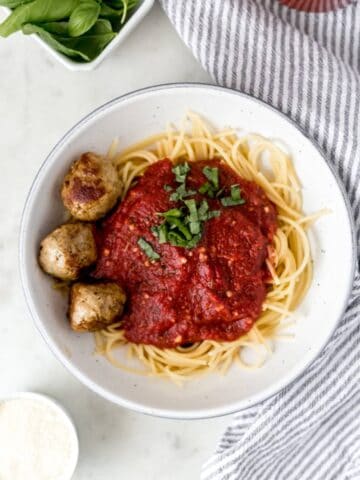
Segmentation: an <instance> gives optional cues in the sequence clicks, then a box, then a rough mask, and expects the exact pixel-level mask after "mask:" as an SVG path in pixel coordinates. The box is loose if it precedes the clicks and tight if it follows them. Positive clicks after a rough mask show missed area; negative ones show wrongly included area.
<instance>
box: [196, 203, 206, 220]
mask: <svg viewBox="0 0 360 480" xmlns="http://www.w3.org/2000/svg"><path fill="white" fill-rule="evenodd" d="M208 210H209V204H208V202H207V201H206V200H203V201H202V202H201V203H200V207H199V208H198V215H199V219H200V220H201V221H205V220H207V212H208Z"/></svg>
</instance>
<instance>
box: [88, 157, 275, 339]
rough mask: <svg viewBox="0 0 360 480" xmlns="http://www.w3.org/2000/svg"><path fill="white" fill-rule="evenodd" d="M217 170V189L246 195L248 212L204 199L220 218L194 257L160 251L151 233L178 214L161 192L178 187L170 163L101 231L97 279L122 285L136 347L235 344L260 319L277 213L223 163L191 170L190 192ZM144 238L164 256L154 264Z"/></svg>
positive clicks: (207, 227)
mask: <svg viewBox="0 0 360 480" xmlns="http://www.w3.org/2000/svg"><path fill="white" fill-rule="evenodd" d="M206 165H208V166H211V167H218V169H219V179H220V186H221V187H226V189H227V191H229V190H230V187H231V185H234V184H238V185H240V187H241V195H242V198H244V199H245V201H246V203H245V204H244V205H238V206H231V207H224V206H222V204H221V203H220V201H219V200H218V199H209V198H208V197H206V196H204V195H201V194H199V193H197V194H196V196H195V198H196V199H197V200H201V199H203V198H206V200H207V201H208V204H209V206H210V209H211V210H215V209H216V210H220V216H219V217H217V218H212V219H210V220H208V221H206V222H205V223H204V230H203V234H202V238H201V240H200V242H199V243H198V245H197V246H196V247H194V248H192V249H186V248H183V247H175V246H172V245H170V244H167V243H163V244H160V243H159V242H158V240H157V239H156V238H155V237H154V235H153V234H152V232H151V230H150V229H151V227H152V226H154V225H159V224H160V223H161V222H162V221H163V218H162V217H159V215H157V213H158V212H165V211H167V210H169V209H171V208H175V207H177V206H179V205H180V204H179V202H174V201H171V200H170V195H169V192H167V191H165V190H164V185H170V186H172V187H173V188H174V189H176V188H177V186H178V184H176V182H175V177H174V174H173V173H172V167H173V165H172V164H171V162H170V161H169V160H166V159H165V160H161V161H159V162H157V163H155V164H153V165H152V166H150V167H149V168H148V169H147V170H146V172H145V174H144V175H143V176H142V177H141V178H140V179H139V181H138V183H137V185H136V186H135V187H133V188H132V189H131V190H130V191H129V192H128V194H127V196H126V198H125V200H124V201H123V202H122V203H121V204H120V205H119V206H118V208H117V210H116V211H115V212H114V213H113V214H112V215H111V216H110V217H109V218H108V219H107V220H105V221H104V222H103V224H102V225H101V226H100V228H99V235H98V247H99V259H98V262H97V266H96V270H95V273H94V275H95V277H96V278H101V279H108V280H112V281H116V282H118V283H119V284H120V285H121V286H122V287H123V288H124V290H125V292H126V293H127V298H128V301H127V309H126V312H125V316H124V329H125V336H126V338H127V339H128V340H129V341H131V342H134V343H144V344H151V345H156V346H158V347H163V348H165V347H175V346H178V345H181V344H187V343H193V342H196V341H200V340H205V339H212V340H219V341H224V340H225V341H230V340H235V339H237V338H239V337H240V336H241V335H243V334H244V333H246V332H247V331H249V330H250V328H251V327H252V325H253V324H254V322H255V321H256V319H257V318H258V317H259V315H260V313H261V308H262V304H263V301H264V299H265V295H266V280H267V278H268V276H269V273H268V271H267V267H266V264H265V260H266V258H267V252H268V246H269V244H270V242H271V241H272V238H273V236H274V233H275V231H276V228H277V221H276V217H277V212H276V209H275V206H274V205H273V204H272V203H271V201H270V200H269V199H268V198H267V197H266V195H265V193H264V191H263V190H262V189H261V188H260V187H259V186H257V185H256V184H255V183H254V182H249V181H246V180H244V179H242V178H241V177H239V176H238V175H237V174H236V173H235V172H234V171H232V170H231V169H230V168H229V167H227V166H226V165H224V164H223V163H221V162H220V161H219V160H211V161H206V162H196V163H195V164H191V171H190V172H189V174H188V177H187V182H186V185H187V188H191V189H195V190H198V188H199V187H200V186H201V185H202V184H203V183H204V182H206V181H207V179H206V178H205V176H204V174H203V172H202V169H203V168H204V166H206ZM140 237H142V238H143V239H145V240H146V241H147V242H148V243H150V244H151V245H152V247H153V249H154V250H155V251H156V252H157V253H159V254H160V259H159V260H158V261H151V260H150V259H149V258H148V257H147V255H146V254H145V252H143V251H142V250H141V248H139V245H138V243H137V242H138V239H139V238H140Z"/></svg>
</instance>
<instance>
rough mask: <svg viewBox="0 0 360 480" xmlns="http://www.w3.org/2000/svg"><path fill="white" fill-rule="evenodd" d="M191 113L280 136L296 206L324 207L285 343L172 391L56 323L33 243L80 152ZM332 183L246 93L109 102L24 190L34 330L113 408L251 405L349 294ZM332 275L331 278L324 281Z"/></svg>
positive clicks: (301, 356)
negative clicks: (256, 361) (298, 185)
mask: <svg viewBox="0 0 360 480" xmlns="http://www.w3.org/2000/svg"><path fill="white" fill-rule="evenodd" d="M188 109H191V110H193V111H195V112H197V113H200V114H201V115H203V116H204V117H205V118H207V119H208V120H209V121H210V122H211V123H212V124H214V125H215V126H217V127H219V128H224V127H228V126H231V127H243V128H245V129H246V130H248V131H250V132H257V133H260V134H262V135H265V136H266V137H270V138H274V139H280V140H282V141H283V142H284V143H285V144H286V145H288V147H289V148H290V150H291V152H292V155H293V160H294V163H295V167H296V170H297V172H298V174H299V177H300V180H301V182H302V184H303V187H304V190H303V194H304V208H305V212H308V213H310V212H315V211H317V210H320V209H322V208H329V209H331V211H332V214H331V215H327V216H325V217H323V218H321V219H320V220H319V221H318V222H317V223H316V225H315V226H314V228H313V229H312V231H311V235H310V236H311V246H312V255H313V260H314V279H313V282H312V286H311V288H310V291H309V292H308V294H307V296H306V299H305V301H304V302H303V304H302V305H301V306H300V308H299V309H298V311H297V313H296V316H297V318H298V323H297V326H296V328H295V334H296V335H295V339H294V341H291V342H281V343H278V344H277V345H276V349H275V353H274V354H273V355H272V356H271V357H270V358H269V359H268V361H267V362H266V364H265V365H264V366H263V367H262V368H261V369H259V370H256V371H252V372H247V371H243V370H240V369H239V368H238V367H236V366H234V367H233V368H232V369H231V371H230V372H229V373H228V374H227V375H226V376H225V377H221V376H219V375H216V374H214V375H209V376H207V377H203V378H199V379H196V380H194V381H192V382H191V383H188V384H186V385H185V386H184V387H183V388H179V387H177V386H175V385H173V384H172V383H170V382H166V381H164V380H162V379H154V378H147V377H141V376H135V375H132V374H128V373H124V372H123V371H120V370H118V369H116V368H114V367H112V366H111V365H110V364H108V363H107V361H106V360H105V359H103V358H101V357H98V356H95V355H94V354H93V352H94V340H93V336H92V335H89V334H76V333H74V332H73V331H71V330H70V328H69V325H68V322H67V320H66V316H65V314H66V308H67V302H66V299H65V298H64V297H63V296H61V295H60V294H59V292H56V291H54V289H53V288H52V286H51V281H50V279H49V277H47V276H46V275H44V274H43V273H42V271H41V270H40V268H39V266H38V264H37V253H38V248H39V242H40V240H41V239H42V238H43V237H44V235H46V234H47V233H48V232H49V231H50V230H51V229H53V228H54V227H55V226H57V225H58V224H60V223H61V222H62V221H63V215H64V210H63V206H62V203H61V200H60V195H59V188H60V184H61V182H62V179H63V177H64V174H65V172H66V171H67V169H68V167H69V165H70V163H71V162H72V161H73V160H74V159H75V158H76V157H77V156H78V155H79V154H81V153H82V152H84V151H88V150H94V151H98V152H106V150H107V148H108V146H109V144H110V143H111V141H112V140H113V139H114V138H115V137H118V138H119V140H120V144H121V145H122V146H123V147H126V146H128V145H129V144H131V143H133V142H135V141H137V140H140V139H142V138H143V137H146V136H148V135H150V134H153V133H156V132H159V131H161V130H163V129H164V127H165V126H166V124H167V123H168V122H175V123H176V122H178V121H179V119H181V117H182V116H183V115H184V113H186V111H187V110H188ZM353 231H354V230H353V227H352V222H351V220H350V216H349V209H348V205H347V201H346V198H345V196H344V192H343V190H342V187H341V186H340V184H339V182H338V180H337V179H336V177H335V175H334V173H333V172H332V171H331V169H330V168H329V166H328V165H327V163H326V161H325V160H324V158H323V157H322V155H321V153H320V152H319V150H317V148H316V147H315V146H314V144H313V143H311V141H309V140H308V139H307V138H306V137H305V136H304V134H303V133H302V132H301V131H300V130H299V129H298V128H297V127H296V126H295V125H294V124H293V123H291V122H290V121H289V120H288V119H287V118H286V117H285V116H283V115H282V114H280V113H279V112H277V111H276V110H274V109H272V108H270V107H269V106H267V105H265V104H264V103H261V102H259V101H257V100H255V99H253V98H251V97H249V96H246V95H242V94H240V93H238V92H235V91H232V90H227V89H223V88H220V87H214V86H206V85H193V84H180V85H168V86H160V87H154V88H149V89H145V90H141V91H137V92H134V93H131V94H128V95H125V96H123V97H120V98H117V99H115V100H113V101H111V102H110V103H108V104H106V105H104V106H102V107H100V108H99V109H97V110H95V111H94V112H93V113H91V114H90V115H88V116H87V117H86V118H84V119H83V120H82V121H80V122H79V123H78V124H77V125H75V127H74V128H72V129H71V130H70V131H69V132H68V133H67V134H66V135H65V137H64V138H63V139H62V140H60V142H59V143H58V144H57V145H56V147H55V148H54V149H53V151H52V152H51V153H50V155H49V156H48V158H47V159H46V161H45V162H44V164H43V165H42V167H41V169H40V171H39V173H38V175H37V177H36V179H35V181H34V184H33V186H32V188H31V191H30V194H29V196H28V199H27V202H26V206H25V210H24V214H23V220H22V226H21V240H20V265H21V275H22V281H23V286H24V291H25V296H26V300H27V303H28V305H29V308H30V311H31V314H32V316H33V318H34V320H35V323H36V326H37V327H38V329H39V330H40V332H41V334H42V335H43V337H44V338H45V341H46V342H47V344H48V345H49V347H50V348H51V350H52V351H53V352H54V353H55V355H56V356H57V357H58V358H59V359H60V361H61V362H62V363H63V364H64V365H65V366H66V367H67V368H68V369H69V370H70V371H71V372H72V373H73V374H74V375H75V376H76V377H77V378H78V379H79V380H80V381H81V382H83V383H84V384H85V385H87V386H88V387H89V388H91V389H92V390H94V391H95V392H97V393H98V394H100V395H102V396H104V397H105V398H107V399H109V400H111V401H112V402H115V403H117V404H119V405H122V406H125V407H128V408H131V409H134V410H138V411H140V412H144V413H148V414H153V415H159V416H164V417H174V418H189V419H190V418H204V417H211V416H217V415H223V414H227V413H231V412H235V411H238V410H241V409H243V408H246V407H248V406H250V405H253V404H254V403H256V402H259V401H261V400H263V399H265V398H267V397H269V396H271V395H273V394H274V393H276V392H278V391H279V390H280V389H281V388H283V387H284V386H286V385H288V384H289V383H290V382H292V381H293V380H294V379H295V378H296V377H297V376H298V375H299V374H300V373H301V372H302V371H303V370H304V369H305V368H306V367H307V366H308V365H309V364H310V363H311V362H312V361H313V360H314V358H315V357H316V356H317V355H318V354H319V352H320V351H321V349H322V348H323V347H324V345H325V344H326V342H327V341H328V339H329V338H330V336H331V334H332V332H333V331H334V329H335V327H336V325H337V322H338V321H339V319H340V317H341V315H342V313H343V311H344V309H345V307H346V302H347V299H348V295H349V293H350V288H351V285H352V280H353V274H354V258H355V255H354V248H355V247H354V245H355V242H354V236H353ZM334 279H336V281H334Z"/></svg>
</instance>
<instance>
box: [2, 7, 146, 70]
mask: <svg viewBox="0 0 360 480" xmlns="http://www.w3.org/2000/svg"><path fill="white" fill-rule="evenodd" d="M154 1H155V0H140V2H139V5H138V6H137V7H136V9H135V10H134V12H133V13H132V14H131V16H130V18H129V20H127V21H126V23H125V25H124V26H123V27H122V29H121V30H120V32H118V33H117V34H116V37H115V38H114V39H113V40H112V41H111V42H110V43H109V44H108V45H107V46H106V47H105V48H104V50H103V51H102V52H101V53H100V55H98V56H97V57H96V58H95V59H94V60H92V61H91V62H87V63H80V62H76V61H75V60H72V59H71V58H69V57H66V56H65V55H63V54H62V53H60V52H57V51H56V50H54V49H53V48H52V47H50V46H49V45H48V44H47V43H46V42H44V41H43V40H42V39H41V38H40V37H39V36H38V35H36V34H33V35H30V36H31V37H33V38H34V39H35V40H36V42H37V43H38V44H40V45H41V46H42V47H43V48H44V49H45V50H46V51H47V52H48V53H50V55H52V56H53V57H54V58H55V59H56V60H58V62H60V63H61V64H62V65H64V66H65V67H66V68H68V69H69V70H73V71H80V70H82V71H89V70H94V69H95V68H97V67H98V66H99V65H100V63H101V62H102V61H103V60H105V58H106V57H108V56H109V55H110V54H111V52H112V51H113V50H115V48H116V47H117V46H119V45H120V43H122V42H123V41H124V40H125V38H126V37H127V36H128V35H129V33H130V32H131V31H132V30H134V29H135V28H136V27H137V25H138V24H139V23H140V22H141V20H142V19H143V18H144V17H145V15H147V13H148V12H149V11H150V9H151V8H152V6H153V5H154ZM4 10H5V11H6V12H7V13H9V14H10V13H11V10H10V9H9V8H6V7H4Z"/></svg>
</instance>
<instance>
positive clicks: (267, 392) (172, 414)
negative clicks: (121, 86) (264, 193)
mask: <svg viewBox="0 0 360 480" xmlns="http://www.w3.org/2000/svg"><path fill="white" fill-rule="evenodd" d="M177 88H195V89H204V90H213V91H218V92H225V93H231V94H233V95H238V96H241V97H244V98H246V99H248V100H251V101H252V102H255V103H258V104H260V105H262V106H263V107H265V108H267V109H270V110H271V111H272V112H273V113H276V114H277V115H280V116H281V117H282V118H283V119H284V120H285V121H287V122H288V123H289V124H291V126H292V127H295V128H296V129H297V130H298V131H299V132H300V133H301V134H302V135H303V136H304V137H305V138H306V139H307V140H308V141H309V142H310V143H311V144H312V146H313V147H314V148H315V149H316V150H317V151H318V153H319V155H320V156H321V158H322V160H323V161H324V163H325V164H326V165H327V167H328V168H329V170H330V173H331V174H332V175H333V177H334V179H335V181H336V183H337V186H338V188H339V190H340V192H341V195H342V198H343V201H344V204H345V207H346V210H347V219H348V222H349V227H350V231H351V244H352V245H351V248H352V252H351V254H352V265H351V275H349V280H348V285H347V289H346V295H345V296H344V302H343V306H342V310H341V314H340V315H339V318H338V319H337V320H336V322H335V323H334V326H333V328H332V329H331V330H330V331H329V333H328V335H327V336H326V337H324V340H323V343H322V345H321V347H320V348H319V349H318V350H317V351H314V353H313V355H312V356H311V358H309V360H308V361H307V362H305V363H304V364H303V365H302V367H301V368H300V370H298V371H295V372H294V373H293V374H292V375H289V376H287V377H286V378H284V379H282V380H280V381H278V382H276V383H275V384H273V385H272V386H270V387H267V388H266V389H264V390H263V391H261V392H259V393H258V394H256V395H253V396H252V397H251V398H250V399H245V400H240V401H239V402H237V403H235V404H234V403H233V404H231V405H230V406H228V407H226V405H225V406H221V407H214V408H203V409H199V410H189V411H182V410H180V411H178V410H174V409H165V408H152V407H147V406H144V405H142V404H141V403H139V402H137V401H130V400H126V399H123V398H122V397H120V396H119V395H115V394H112V393H111V392H109V391H107V390H106V389H105V388H103V387H101V386H99V385H98V384H97V383H96V382H94V381H93V380H92V379H91V378H90V377H89V376H87V375H85V374H84V373H82V372H81V371H80V370H79V369H78V368H77V367H76V366H74V365H73V364H72V362H71V361H70V360H69V359H68V358H67V357H66V355H65V354H64V353H63V352H62V351H61V349H60V348H59V347H58V346H57V345H56V343H55V342H53V341H52V340H51V339H50V338H49V336H48V334H47V332H46V328H45V327H44V326H43V322H42V321H41V319H40V318H39V316H38V314H37V312H36V308H35V306H34V304H33V301H32V298H31V295H30V292H29V290H28V287H27V269H26V267H25V260H24V249H25V238H26V226H27V225H28V223H29V213H30V210H29V208H30V203H31V199H32V197H33V195H34V192H35V191H36V187H37V184H38V182H39V181H40V179H41V178H42V172H43V170H44V168H45V166H46V165H47V164H48V162H49V161H51V159H52V157H53V156H54V155H55V154H56V152H57V151H58V150H60V149H61V148H62V146H63V145H64V143H66V142H67V140H68V138H69V137H71V135H72V134H73V132H74V131H76V130H77V129H79V128H81V127H84V126H85V125H86V124H87V122H89V121H91V120H92V119H93V118H94V117H96V116H97V115H99V114H100V113H102V112H104V111H106V110H107V109H109V108H112V107H113V106H115V105H117V104H120V103H122V102H124V101H127V100H128V99H130V98H134V97H137V96H141V95H144V94H145V95H146V94H147V93H152V92H157V91H161V90H174V89H177ZM356 252H357V246H356V232H355V224H354V219H353V216H352V210H351V205H350V201H349V199H348V197H347V193H346V190H345V187H344V185H343V183H342V181H341V179H340V177H339V175H338V173H337V172H336V170H335V168H334V166H333V165H332V164H331V163H329V162H328V161H327V160H326V157H325V154H324V153H323V152H322V150H321V149H320V147H319V146H318V145H317V143H316V142H315V141H314V140H313V139H312V138H311V137H310V136H309V135H308V134H307V133H306V132H305V131H304V130H303V128H302V127H300V126H299V125H298V124H297V123H296V122H295V121H294V120H292V119H291V118H289V117H288V116H287V115H285V114H284V113H282V112H281V111H279V110H278V109H276V108H275V107H273V106H272V105H269V104H268V103H266V102H264V101H263V100H260V99H258V98H255V97H253V96H252V95H249V94H246V93H243V92H239V91H238V90H235V89H233V88H227V87H222V86H218V85H212V84H207V83H199V82H179V83H165V84H160V85H154V86H150V87H145V88H140V89H137V90H134V91H131V92H128V93H126V94H124V95H120V96H118V97H115V98H114V99H112V100H110V101H108V102H106V103H104V104H103V105H101V106H99V107H98V108H96V109H94V110H93V111H91V112H90V113H89V114H88V115H86V116H84V117H83V118H82V119H81V120H80V121H78V122H77V123H76V124H75V125H73V127H71V128H70V129H69V130H68V131H67V132H66V133H65V134H64V135H63V136H62V137H61V139H60V140H59V141H58V142H57V143H56V145H55V146H54V147H53V148H52V149H51V151H50V152H49V154H48V155H47V157H46V158H45V160H44V161H43V163H42V164H41V166H40V168H39V170H38V172H37V174H36V176H35V178H34V180H33V182H32V184H31V187H30V190H29V192H28V195H27V197H26V200H25V205H24V209H23V212H22V215H21V225H20V233H19V267H20V278H21V284H22V290H23V293H24V297H25V301H26V304H27V307H28V309H29V312H30V314H31V316H32V319H33V321H34V323H35V326H36V328H37V329H38V331H39V333H40V334H41V336H42V337H43V339H44V341H45V342H46V344H47V345H48V347H49V349H50V350H51V351H52V353H53V354H54V355H55V357H56V358H57V359H58V360H59V361H60V362H61V363H62V364H63V365H64V366H65V367H66V368H67V369H68V370H69V372H70V373H71V374H72V375H74V376H75V377H76V378H77V379H78V380H79V381H80V382H81V383H83V384H84V385H85V386H87V387H88V388H90V390H92V391H93V392H95V393H97V394H98V395H100V396H102V397H104V398H106V399H107V400H109V401H111V402H112V403H115V404H117V405H119V406H122V407H125V408H128V409H130V410H133V411H136V412H140V413H144V414H148V415H152V416H157V417H162V418H171V419H179V420H196V419H206V418H214V417H221V416H225V415H230V414H234V413H236V412H238V411H241V410H244V409H246V408H248V407H250V406H253V405H256V404H258V403H260V402H262V401H264V400H267V399H268V398H271V397H273V396H274V395H276V394H277V393H279V392H280V391H281V390H282V389H283V388H285V387H287V386H289V385H291V384H292V383H294V382H295V381H296V380H297V379H298V378H299V377H300V376H301V375H302V374H303V372H304V371H305V370H306V369H307V368H308V367H309V366H310V365H311V364H312V363H313V362H314V360H315V359H316V358H317V357H318V356H319V355H320V354H321V352H322V351H323V349H324V347H325V346H326V344H327V343H328V341H329V340H330V338H331V337H332V335H333V333H334V331H335V330H336V328H337V326H338V324H339V322H340V320H341V318H342V317H343V315H344V313H345V311H346V308H347V305H348V300H349V297H350V294H351V290H352V286H353V282H354V278H355V271H356Z"/></svg>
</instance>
